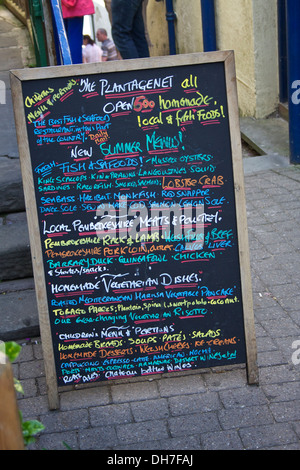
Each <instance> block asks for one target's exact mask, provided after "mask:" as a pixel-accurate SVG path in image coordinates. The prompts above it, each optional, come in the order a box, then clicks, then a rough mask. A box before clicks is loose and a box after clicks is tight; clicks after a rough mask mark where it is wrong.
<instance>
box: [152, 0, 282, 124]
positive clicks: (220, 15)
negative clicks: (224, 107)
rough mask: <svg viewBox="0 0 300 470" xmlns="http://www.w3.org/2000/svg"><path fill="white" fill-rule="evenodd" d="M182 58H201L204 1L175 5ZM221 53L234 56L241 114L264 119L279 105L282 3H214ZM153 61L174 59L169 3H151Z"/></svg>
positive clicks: (271, 0) (249, 0)
mask: <svg viewBox="0 0 300 470" xmlns="http://www.w3.org/2000/svg"><path fill="white" fill-rule="evenodd" d="M173 5H174V10H175V13H176V16H177V19H176V23H175V34H176V49H177V53H178V54H185V53H190V52H202V51H203V40H202V20H201V1H200V0H173ZM215 16H216V18H215V21H216V39H217V48H218V49H219V50H233V51H234V53H235V62H236V75H237V88H238V99H239V107H240V114H241V115H242V116H253V117H256V118H260V117H265V116H268V115H269V114H271V113H273V112H274V111H275V110H276V107H277V105H278V94H279V93H278V53H277V0H215ZM147 26H148V32H149V36H150V40H151V43H152V46H151V49H150V50H151V56H159V55H167V54H169V38H168V25H167V21H166V5H165V2H164V1H162V2H156V1H155V0H148V7H147Z"/></svg>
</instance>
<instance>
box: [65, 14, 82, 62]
mask: <svg viewBox="0 0 300 470" xmlns="http://www.w3.org/2000/svg"><path fill="white" fill-rule="evenodd" d="M65 28H66V33H67V37H68V41H69V46H70V51H71V57H72V63H73V64H81V63H82V29H83V17H82V16H77V17H75V18H67V20H65Z"/></svg>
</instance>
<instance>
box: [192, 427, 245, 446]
mask: <svg viewBox="0 0 300 470" xmlns="http://www.w3.org/2000/svg"><path fill="white" fill-rule="evenodd" d="M201 443H202V446H203V449H204V450H243V449H244V446H243V444H242V442H241V439H240V436H239V434H238V432H237V431H217V432H208V433H205V434H201Z"/></svg>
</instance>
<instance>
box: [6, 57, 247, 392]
mask: <svg viewBox="0 0 300 470" xmlns="http://www.w3.org/2000/svg"><path fill="white" fill-rule="evenodd" d="M224 59H225V60H224ZM226 60H227V62H229V63H230V64H233V54H232V53H231V52H227V53H213V54H208V55H206V54H196V55H194V54H192V55H188V56H180V58H172V61H171V59H170V58H159V59H150V60H149V59H146V60H142V61H123V62H118V63H115V64H109V65H108V66H106V64H101V65H98V66H96V65H94V64H93V65H91V66H90V65H83V66H79V67H78V66H76V67H75V66H71V67H59V68H57V67H56V68H50V71H51V73H50V74H49V70H48V72H47V73H46V71H45V69H37V70H35V71H26V72H24V71H16V72H15V74H14V75H13V77H12V84H13V86H14V87H15V107H16V106H20V107H21V109H23V110H24V113H23V114H24V116H23V118H22V119H23V121H22V122H20V123H19V124H18V122H17V125H18V128H22V132H21V131H20V132H19V133H18V134H19V146H20V156H21V164H22V172H23V181H24V187H25V188H24V191H25V197H26V201H27V212H28V211H30V212H32V217H31V218H30V216H29V217H28V222H29V225H30V227H29V229H30V233H31V246H32V249H33V245H34V246H35V245H38V247H37V248H36V249H37V250H38V252H37V255H36V257H35V256H34V255H33V262H34V268H35V277H36V278H38V279H39V278H42V279H43V281H41V282H40V281H38V284H37V290H38V292H40V295H41V296H42V297H43V298H44V301H43V302H41V304H43V305H44V310H45V311H46V314H45V315H44V314H42V318H43V320H44V322H46V324H47V326H45V329H46V330H47V332H48V331H49V338H50V341H51V348H52V349H51V351H52V355H53V357H54V360H53V370H54V375H55V376H56V382H57V383H56V385H57V386H58V387H60V386H66V385H81V384H90V383H94V382H99V381H105V380H115V379H122V378H132V377H138V376H150V375H152V374H162V373H168V372H173V371H188V370H192V369H197V368H205V367H215V366H220V365H222V366H224V365H230V364H240V363H246V362H247V344H246V343H247V341H246V340H247V332H246V331H245V330H247V329H248V327H247V326H246V323H245V314H244V313H245V312H244V310H245V305H244V303H245V298H246V297H245V295H243V290H245V289H246V290H249V285H246V286H245V285H244V286H243V285H242V284H243V275H242V274H241V271H242V269H244V267H243V266H242V267H241V264H243V259H242V258H241V246H240V244H241V243H242V244H245V241H244V240H241V238H240V232H239V227H238V225H239V223H240V222H241V220H239V217H237V211H238V210H239V211H240V215H241V218H242V223H243V227H242V228H241V231H243V229H245V223H246V219H245V217H244V216H243V213H242V211H243V204H244V201H242V203H240V202H239V199H238V198H237V194H236V193H237V192H238V193H239V194H240V193H241V194H242V188H243V181H242V176H241V174H242V170H241V169H239V170H238V171H236V169H235V163H234V158H233V153H234V152H236V151H237V150H236V149H237V148H238V145H240V144H239V133H238V132H236V134H237V135H235V134H234V130H233V129H234V127H233V124H232V122H233V121H232V119H236V115H237V107H234V105H232V103H231V100H232V98H230V96H229V95H228V90H230V87H232V80H231V78H232V76H231V77H229V78H228V66H226ZM24 73H25V78H24ZM18 74H19V75H18ZM22 74H23V75H22ZM20 76H21V82H20V81H19V78H20ZM16 81H17V82H18V87H19V88H18V90H17V85H16V84H15V85H14V83H15V82H16ZM228 82H230V83H228ZM16 96H17V97H16ZM19 109H20V108H19ZM18 112H19V111H18ZM16 114H17V113H16ZM231 115H234V117H233V118H232V117H231ZM18 119H21V118H17V116H16V121H17V120H18ZM236 130H238V127H236ZM233 140H234V141H235V142H236V143H235V148H234V145H233ZM24 142H26V145H25V144H24ZM24 145H25V146H26V149H25V150H24ZM235 158H236V157H235ZM238 159H239V160H241V157H240V154H239V155H238V158H236V160H238ZM239 165H241V164H240V163H239ZM236 173H238V174H240V176H237V175H236ZM237 177H239V178H240V182H238V183H237V182H236V178H237ZM29 181H30V184H29ZM28 186H29V187H28ZM27 187H28V188H27ZM26 195H27V196H26ZM242 196H243V194H242ZM29 201H30V202H31V203H30V206H29ZM32 201H33V202H34V209H33V208H32V205H33V204H32ZM237 206H239V209H238V207H237ZM39 282H40V283H39ZM249 297H250V296H249V295H248V300H246V301H247V302H249ZM45 317H46V318H45ZM43 320H42V321H41V329H42V328H43V327H42V325H43ZM248 322H249V316H248ZM47 334H48V333H47ZM251 335H252V333H251ZM46 336H47V335H46ZM252 336H253V335H252ZM252 336H251V337H252ZM252 339H253V338H252ZM252 343H253V341H252ZM252 346H253V344H252Z"/></svg>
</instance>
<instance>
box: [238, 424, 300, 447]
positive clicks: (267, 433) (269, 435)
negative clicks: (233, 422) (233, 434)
mask: <svg viewBox="0 0 300 470" xmlns="http://www.w3.org/2000/svg"><path fill="white" fill-rule="evenodd" d="M239 434H240V436H241V439H242V441H243V444H244V446H245V448H246V449H249V450H250V449H267V448H269V447H274V446H279V445H285V444H290V443H297V442H298V438H297V435H296V433H295V432H294V431H293V429H292V428H291V426H290V425H287V424H271V425H265V426H264V425H263V426H253V427H247V428H243V429H240V431H239Z"/></svg>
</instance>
